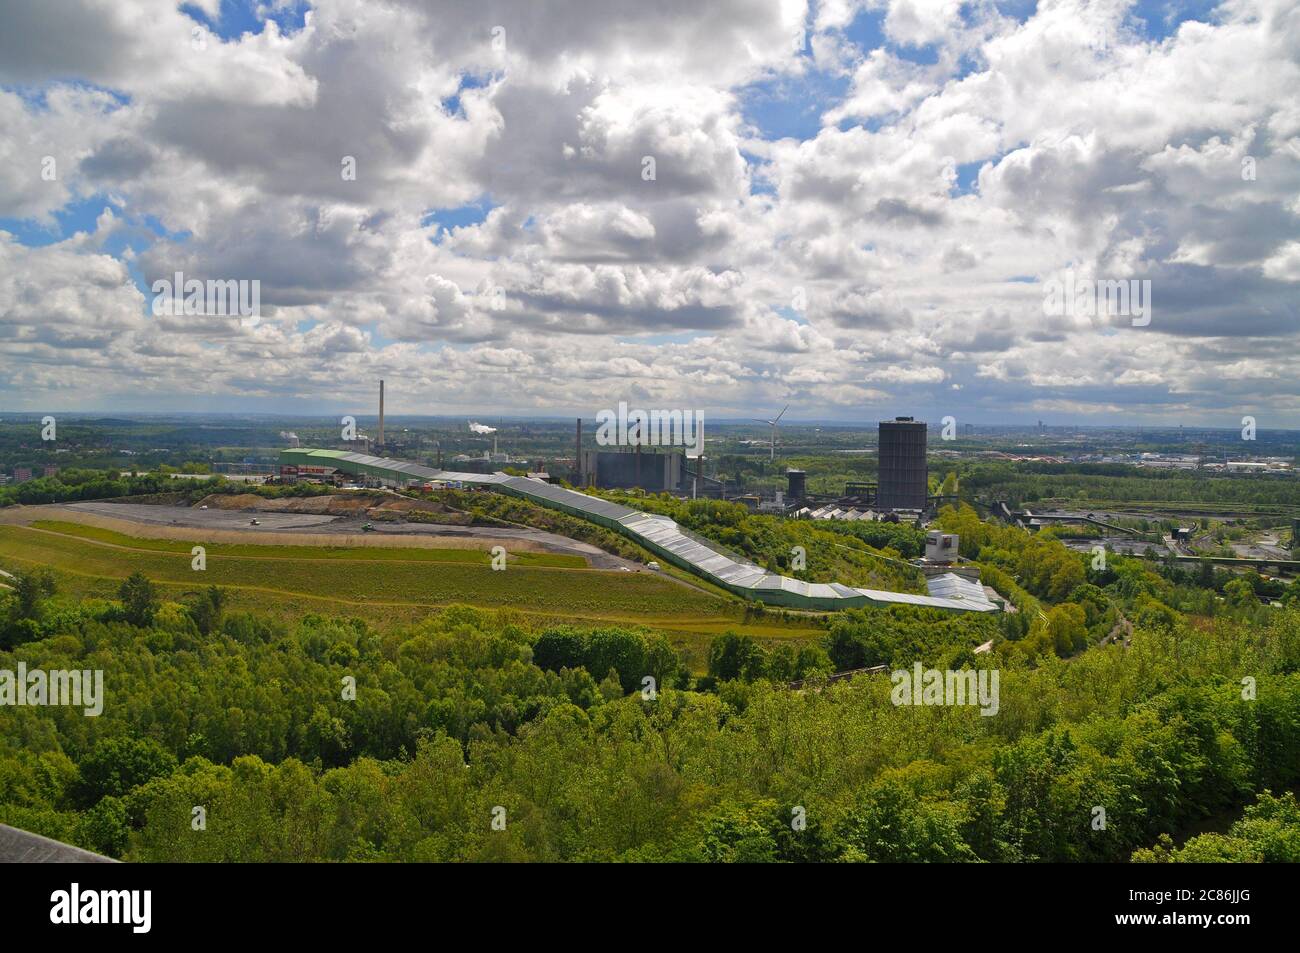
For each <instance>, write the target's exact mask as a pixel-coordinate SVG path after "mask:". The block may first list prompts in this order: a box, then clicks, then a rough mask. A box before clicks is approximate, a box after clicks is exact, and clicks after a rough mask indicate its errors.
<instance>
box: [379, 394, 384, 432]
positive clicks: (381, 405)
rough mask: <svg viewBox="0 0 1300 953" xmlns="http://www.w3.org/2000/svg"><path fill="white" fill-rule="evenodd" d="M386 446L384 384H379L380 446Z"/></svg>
mask: <svg viewBox="0 0 1300 953" xmlns="http://www.w3.org/2000/svg"><path fill="white" fill-rule="evenodd" d="M383 445H384V382H383V381H382V380H381V381H380V382H379V446H381V447H382V446H383Z"/></svg>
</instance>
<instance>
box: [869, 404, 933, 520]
mask: <svg viewBox="0 0 1300 953" xmlns="http://www.w3.org/2000/svg"><path fill="white" fill-rule="evenodd" d="M925 441H926V425H925V422H924V421H918V420H913V419H912V418H911V417H895V418H894V419H893V420H882V421H881V422H880V436H879V442H878V443H879V448H880V463H879V466H880V472H879V486H878V487H877V490H876V506H877V508H878V509H883V510H924V509H925V506H926V501H927V498H928V496H929V492H930V482H929V478H930V477H929V472H928V470H927V469H926V463H925Z"/></svg>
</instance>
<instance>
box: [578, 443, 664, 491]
mask: <svg viewBox="0 0 1300 953" xmlns="http://www.w3.org/2000/svg"><path fill="white" fill-rule="evenodd" d="M579 459H580V465H579V468H578V485H579V486H596V487H601V488H603V489H614V490H627V489H633V488H638V487H639V488H640V489H643V490H649V491H650V492H652V493H658V492H663V491H665V490H666V491H669V492H672V491H675V490H677V489H679V488H680V487H681V486H682V485H683V481H684V477H685V474H686V467H685V461H686V455H685V454H682V453H654V452H651V451H643V450H640V449H639V448H638V449H636V450H583V451H582V455H581V457H580V458H579Z"/></svg>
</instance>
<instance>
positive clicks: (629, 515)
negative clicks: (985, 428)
mask: <svg viewBox="0 0 1300 953" xmlns="http://www.w3.org/2000/svg"><path fill="white" fill-rule="evenodd" d="M280 464H281V472H282V473H284V474H285V478H286V479H292V478H293V474H294V473H296V472H297V471H300V470H302V469H303V468H305V467H315V468H322V469H332V470H334V471H335V472H337V473H342V474H347V475H349V476H351V477H352V478H354V479H357V480H365V481H369V482H372V483H375V484H377V485H382V486H389V487H393V488H404V487H410V486H423V485H424V484H435V485H437V484H443V485H449V484H454V485H464V486H478V487H482V488H483V489H486V490H492V491H493V492H497V493H504V494H506V495H507V496H516V497H522V498H523V499H526V500H529V501H530V502H532V503H535V504H537V505H539V506H544V507H547V508H548V509H554V510H560V511H561V512H564V513H568V514H570V515H571V516H577V517H579V518H581V519H584V520H587V521H588V522H592V523H596V524H597V525H599V526H604V527H605V528H607V529H610V530H613V531H614V532H616V533H619V534H621V535H623V536H626V537H628V538H629V539H631V540H632V541H633V542H635V543H637V544H638V545H640V546H643V547H644V548H646V549H648V550H649V551H650V552H652V553H654V554H655V555H656V556H658V557H659V558H660V559H663V560H665V561H666V562H669V563H672V564H673V565H674V566H677V567H678V568H679V569H684V570H686V571H687V572H691V573H694V574H695V575H697V576H700V577H701V578H703V579H706V580H708V581H709V582H712V583H713V584H714V585H716V586H719V587H721V588H723V589H725V590H727V591H728V592H730V593H732V594H733V595H736V596H739V597H741V598H742V599H749V600H761V601H762V602H763V603H764V604H765V605H769V606H783V607H786V608H795V609H817V610H834V609H849V608H856V607H859V606H869V605H876V606H887V605H916V606H929V607H932V608H936V609H946V610H949V611H953V612H995V611H997V606H996V605H994V604H993V603H992V602H990V601H989V600H988V598H987V597H986V596H984V594H983V591H982V590H978V595H977V594H976V592H977V590H974V589H961V588H953V585H954V584H953V583H951V581H945V578H944V577H942V576H940V577H936V578H935V579H933V580H930V581H929V582H928V585H929V587H930V589H931V591H932V592H934V591H935V587H936V586H938V587H939V588H941V589H943V591H944V592H945V593H956V594H955V595H952V594H945V595H919V594H916V593H910V592H889V591H887V590H883V589H860V588H854V587H852V586H844V585H840V584H839V583H813V582H805V581H804V580H802V579H792V578H790V577H789V576H781V575H778V574H777V573H772V572H768V571H767V570H766V569H763V568H761V567H759V566H756V565H754V564H753V563H751V562H749V561H748V560H745V559H743V558H741V557H739V556H736V555H734V554H732V553H728V552H726V551H725V550H724V549H723V548H722V547H721V546H719V545H718V544H717V543H714V542H711V541H709V540H705V539H701V538H700V537H698V536H696V535H695V534H693V533H691V532H689V531H688V530H685V529H683V528H682V527H680V526H678V525H677V522H676V521H675V520H672V519H669V518H668V517H667V516H660V515H657V514H652V513H643V512H640V511H639V510H634V509H632V508H631V507H627V506H623V505H621V504H619V503H611V502H610V501H608V500H602V499H598V498H596V497H594V496H588V495H587V494H586V493H579V492H577V491H575V490H567V489H565V488H563V487H558V486H554V485H552V484H550V483H544V482H542V481H541V480H531V479H529V478H527V477H514V476H507V475H506V474H504V473H460V472H455V471H450V470H435V469H433V468H431V467H425V466H421V465H420V464H417V463H408V462H405V461H402V460H393V459H389V458H387V457H372V456H369V455H367V454H361V453H347V452H344V451H340V450H308V449H289V450H281V451H280Z"/></svg>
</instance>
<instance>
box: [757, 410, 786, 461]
mask: <svg viewBox="0 0 1300 953" xmlns="http://www.w3.org/2000/svg"><path fill="white" fill-rule="evenodd" d="M789 409H790V405H789V404H786V405H785V407H783V408H782V409H781V412H780V413H779V414H777V415H776V417H775V418H773V419H772V420H763V419H762V418H761V417H755V418H754V419H755V420H757V421H758V422H759V423H760V424H767V425H768V426H769V427H771V428H772V456H771V459H773V460H775V459H776V425H777V424H779V423H780V422H781V418H782V417H784V416H785V412H786V411H787V410H789Z"/></svg>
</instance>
